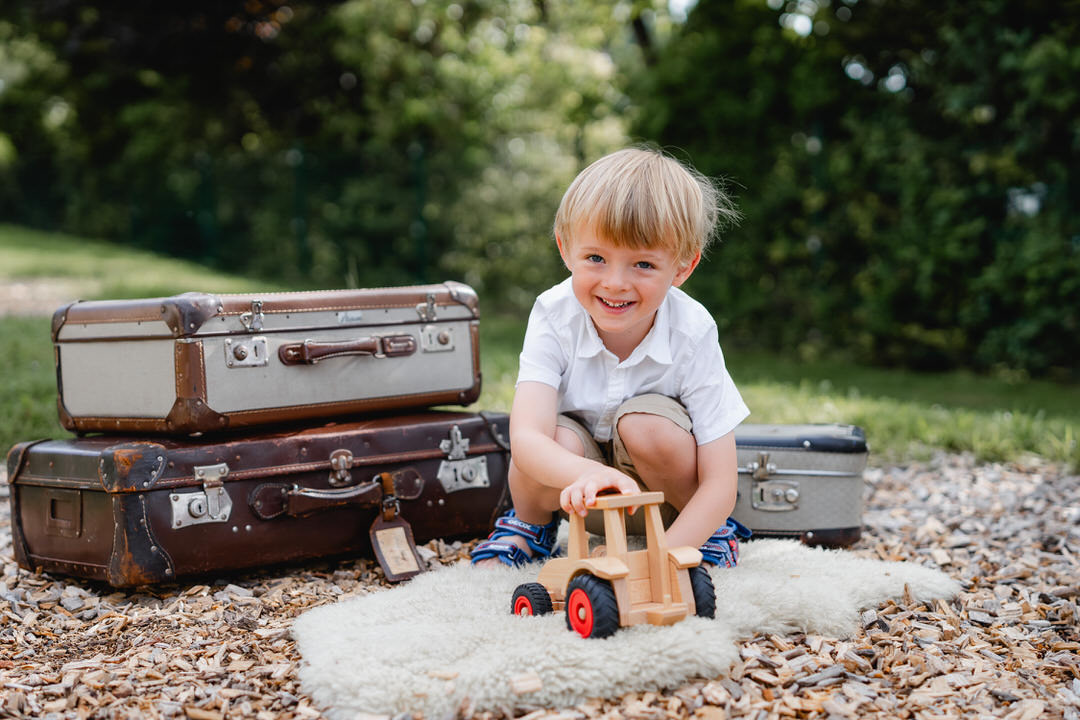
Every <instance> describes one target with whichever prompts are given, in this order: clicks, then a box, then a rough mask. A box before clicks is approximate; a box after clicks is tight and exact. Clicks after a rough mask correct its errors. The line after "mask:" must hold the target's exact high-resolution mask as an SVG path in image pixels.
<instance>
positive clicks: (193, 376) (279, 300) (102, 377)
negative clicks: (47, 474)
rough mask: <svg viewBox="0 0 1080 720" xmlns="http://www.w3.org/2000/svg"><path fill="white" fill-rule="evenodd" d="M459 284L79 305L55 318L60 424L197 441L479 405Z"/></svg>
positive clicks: (474, 315) (472, 343)
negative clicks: (246, 429)
mask: <svg viewBox="0 0 1080 720" xmlns="http://www.w3.org/2000/svg"><path fill="white" fill-rule="evenodd" d="M478 317H479V314H478V309H477V297H476V293H475V292H474V291H473V290H472V288H470V287H469V286H467V285H463V284H461V283H456V282H446V283H442V284H438V285H420V286H412V287H396V288H378V289H369V290H328V291H316V292H293V293H266V294H250V295H209V294H204V293H185V294H183V295H176V296H173V297H166V298H151V299H144V300H106V301H91V302H76V303H72V304H71V305H67V306H65V307H63V308H61V309H59V310H57V311H56V313H55V314H54V316H53V331H52V335H53V343H54V347H55V359H56V379H57V387H58V390H59V394H58V407H59V412H60V420H61V423H62V424H63V426H64V427H65V428H67V429H68V430H74V431H76V432H95V431H106V432H117V431H123V432H151V433H170V434H191V433H198V432H209V431H215V430H223V429H226V428H234V427H241V426H251V425H261V424H266V423H274V422H282V421H291V420H298V419H304V418H314V417H329V416H336V415H345V414H351V413H358V412H368V411H377V410H390V409H399V408H411V407H428V406H433V405H445V404H457V405H465V404H468V403H471V402H472V401H474V400H475V399H476V398H477V397H478V396H479V394H480V358H479V337H478Z"/></svg>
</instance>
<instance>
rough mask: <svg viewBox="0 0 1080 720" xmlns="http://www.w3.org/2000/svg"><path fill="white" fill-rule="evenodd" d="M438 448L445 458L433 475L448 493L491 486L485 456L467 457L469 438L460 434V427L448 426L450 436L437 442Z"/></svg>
mask: <svg viewBox="0 0 1080 720" xmlns="http://www.w3.org/2000/svg"><path fill="white" fill-rule="evenodd" d="M439 449H440V450H442V451H443V452H444V453H446V458H447V459H446V460H443V461H442V462H441V463H439V471H438V473H436V475H435V477H436V479H438V481H439V483H441V484H442V486H443V490H444V491H445V492H446V493H447V494H449V493H452V492H457V491H458V490H468V489H469V488H485V487H491V479H490V478H489V477H488V470H487V456H485V455H478V456H477V457H473V458H470V457H467V453H468V452H469V440H468V438H465V437H463V436H462V434H461V428H459V427H458V426H457V425H454V426H453V427H451V428H450V437H449V438H448V439H446V440H443V441H442V442H440V443H439Z"/></svg>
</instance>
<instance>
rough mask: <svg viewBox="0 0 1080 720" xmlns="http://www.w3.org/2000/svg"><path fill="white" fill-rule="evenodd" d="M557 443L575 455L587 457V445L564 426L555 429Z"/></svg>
mask: <svg viewBox="0 0 1080 720" xmlns="http://www.w3.org/2000/svg"><path fill="white" fill-rule="evenodd" d="M555 442H557V443H559V445H561V446H562V447H563V448H565V449H566V450H569V451H570V452H572V453H574V454H575V455H580V456H582V457H584V456H585V443H584V442H583V441H582V440H581V438H580V437H578V434H577V433H576V432H574V431H573V430H571V429H570V428H568V427H566V426H564V425H559V426H558V427H556V428H555Z"/></svg>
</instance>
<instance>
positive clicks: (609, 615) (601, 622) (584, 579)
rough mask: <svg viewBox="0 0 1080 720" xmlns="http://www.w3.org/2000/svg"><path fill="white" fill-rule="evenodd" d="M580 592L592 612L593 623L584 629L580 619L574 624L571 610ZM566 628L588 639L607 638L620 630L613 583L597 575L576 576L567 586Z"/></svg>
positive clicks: (617, 605)
mask: <svg viewBox="0 0 1080 720" xmlns="http://www.w3.org/2000/svg"><path fill="white" fill-rule="evenodd" d="M575 591H580V592H581V593H582V594H583V600H584V601H585V602H586V603H587V610H588V611H591V613H590V614H591V620H592V622H591V623H588V626H587V627H583V626H582V624H581V621H580V619H579V620H578V621H577V622H574V619H573V618H571V616H570V615H571V609H572V605H573V603H574V592H575ZM566 627H568V628H570V629H571V630H573V631H574V632H576V633H578V634H579V635H581V636H582V637H587V638H605V637H608V636H609V635H611V634H612V633H614V632H615V631H616V630H618V629H619V604H618V603H617V602H616V601H615V590H614V588H612V587H611V583H609V582H607V581H606V580H601V579H600V578H598V577H596V576H595V575H588V574H582V575H578V576H576V577H575V578H574V579H573V580H571V581H570V584H569V585H567V586H566Z"/></svg>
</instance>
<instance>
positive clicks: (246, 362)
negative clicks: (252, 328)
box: [225, 335, 270, 368]
mask: <svg viewBox="0 0 1080 720" xmlns="http://www.w3.org/2000/svg"><path fill="white" fill-rule="evenodd" d="M269 362H270V356H269V355H267V354H266V337H265V336H263V335H260V336H258V337H253V338H250V339H247V340H235V341H234V340H233V339H232V338H226V339H225V364H226V365H227V366H228V367H231V368H236V367H266V366H267V365H268V364H269Z"/></svg>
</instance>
